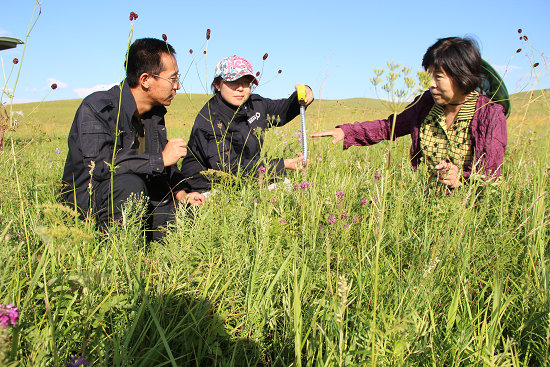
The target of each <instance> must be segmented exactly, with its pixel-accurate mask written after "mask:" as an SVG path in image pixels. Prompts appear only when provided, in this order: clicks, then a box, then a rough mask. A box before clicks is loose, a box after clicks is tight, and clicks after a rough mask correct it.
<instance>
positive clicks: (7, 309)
mask: <svg viewBox="0 0 550 367" xmlns="http://www.w3.org/2000/svg"><path fill="white" fill-rule="evenodd" d="M18 318H19V312H17V307H14V306H13V304H12V303H10V304H8V305H7V306H5V305H0V326H2V329H5V328H7V327H8V324H10V325H11V326H17V319H18Z"/></svg>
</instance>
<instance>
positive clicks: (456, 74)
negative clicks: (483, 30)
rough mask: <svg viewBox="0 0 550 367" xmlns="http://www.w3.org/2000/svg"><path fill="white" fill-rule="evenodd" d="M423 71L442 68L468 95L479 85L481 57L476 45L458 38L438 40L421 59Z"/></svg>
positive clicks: (468, 40) (469, 40)
mask: <svg viewBox="0 0 550 367" xmlns="http://www.w3.org/2000/svg"><path fill="white" fill-rule="evenodd" d="M422 66H423V67H424V70H428V68H430V67H432V66H433V67H434V68H436V69H438V68H442V69H443V70H444V71H445V73H447V75H448V76H449V77H450V78H451V79H452V80H453V82H455V83H456V84H457V86H458V87H459V88H460V89H462V90H464V92H465V93H470V92H472V91H473V90H475V89H476V88H477V87H479V85H480V83H481V55H480V53H479V48H478V46H477V44H476V43H475V42H474V41H473V40H471V39H464V38H460V37H448V38H440V39H439V40H438V41H437V42H436V43H434V44H433V45H432V46H430V48H428V50H427V51H426V53H425V54H424V57H423V58H422Z"/></svg>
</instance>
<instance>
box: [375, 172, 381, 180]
mask: <svg viewBox="0 0 550 367" xmlns="http://www.w3.org/2000/svg"><path fill="white" fill-rule="evenodd" d="M374 179H375V180H379V179H380V173H378V171H376V172H374Z"/></svg>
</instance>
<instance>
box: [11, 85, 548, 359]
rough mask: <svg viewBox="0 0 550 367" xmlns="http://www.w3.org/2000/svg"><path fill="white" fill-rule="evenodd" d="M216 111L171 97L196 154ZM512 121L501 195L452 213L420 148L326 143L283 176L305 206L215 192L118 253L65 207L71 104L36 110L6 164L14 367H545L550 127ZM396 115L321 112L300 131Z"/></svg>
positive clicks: (293, 146)
mask: <svg viewBox="0 0 550 367" xmlns="http://www.w3.org/2000/svg"><path fill="white" fill-rule="evenodd" d="M520 97H521V96H519V95H518V96H513V98H518V101H519V98H520ZM205 98H206V97H205V96H191V97H190V98H189V99H188V98H187V96H185V95H181V96H178V98H177V99H176V100H175V102H174V106H172V107H171V108H170V111H171V112H169V114H168V117H167V120H168V124H169V129H171V132H170V134H171V135H172V136H184V137H187V134H188V131H189V129H190V126H191V124H192V120H193V118H194V114H195V113H196V111H197V110H198V109H199V108H200V106H202V103H203V102H204V100H205ZM514 101H515V100H513V108H514V110H513V111H514V112H513V115H512V116H511V118H510V123H509V134H510V139H509V140H510V141H509V143H510V144H509V149H508V151H507V153H506V157H505V161H504V167H503V177H502V180H500V181H498V182H494V183H490V184H483V183H481V182H479V181H475V180H472V181H471V182H470V184H468V185H466V186H465V187H463V188H461V189H460V190H457V191H455V192H454V193H452V194H451V195H446V194H445V192H444V191H442V190H434V189H433V188H432V187H431V186H430V183H429V182H428V179H427V174H426V172H424V170H423V169H422V168H421V169H419V171H418V172H412V171H411V170H410V167H409V162H408V150H409V144H410V140H409V138H408V137H405V138H400V139H399V140H398V141H397V142H394V143H381V144H378V145H377V146H373V147H369V148H356V147H354V148H351V149H349V150H348V151H345V152H343V151H342V150H341V146H335V147H333V146H331V145H330V142H329V141H328V140H315V141H314V142H310V145H309V146H310V148H311V152H310V159H311V161H312V164H311V165H310V167H309V168H308V169H307V172H305V173H294V172H291V173H290V174H289V176H288V178H289V179H290V181H291V185H292V184H298V185H299V184H300V183H301V182H304V181H307V182H309V183H310V184H311V186H309V187H307V188H305V189H301V188H298V187H297V188H296V189H295V188H293V187H292V186H290V187H286V188H285V185H280V186H279V188H278V189H276V190H273V191H269V190H267V184H268V182H267V180H263V181H262V182H261V184H258V182H257V181H254V180H243V181H241V182H239V183H237V184H236V185H234V186H230V187H225V186H222V185H219V186H218V187H217V191H218V193H217V195H216V196H215V197H214V198H212V199H211V200H209V201H208V202H207V203H206V205H205V206H204V207H202V208H198V209H194V210H193V214H194V220H192V219H190V218H189V216H188V215H186V213H185V212H184V210H180V211H179V212H178V216H177V221H176V222H175V223H173V224H172V225H171V226H170V228H169V233H168V235H167V236H166V237H165V239H164V240H162V241H161V242H156V243H150V244H147V243H146V242H145V236H144V233H143V232H142V231H141V230H140V226H139V221H140V216H141V213H143V208H144V206H143V205H144V203H143V200H140V199H135V200H133V201H132V202H131V203H129V204H128V208H127V210H126V212H125V216H124V220H123V222H122V223H121V224H120V225H118V226H116V227H114V228H112V229H111V231H110V232H109V233H107V234H102V233H100V232H99V231H97V230H95V227H94V223H90V222H81V221H79V220H78V219H76V216H75V215H74V213H72V212H71V210H69V209H67V208H65V207H63V206H60V205H59V204H57V197H58V192H59V187H60V177H61V173H62V169H63V165H64V159H65V155H66V153H67V148H66V134H67V132H68V128H69V126H70V122H71V120H72V115H73V114H74V111H75V109H76V107H75V106H76V105H77V104H78V101H69V102H56V103H54V104H55V106H53V104H52V105H51V106H52V107H51V108H52V109H51V111H52V112H51V113H50V112H46V111H50V104H49V103H45V104H43V105H42V106H41V107H40V109H39V110H38V111H39V112H37V113H36V114H35V115H34V116H33V115H31V116H28V114H27V116H28V117H27V120H25V118H23V119H22V121H21V122H20V127H19V128H18V129H17V130H16V131H15V133H12V134H13V138H14V139H13V146H12V145H11V143H9V142H8V143H7V145H6V149H5V151H4V152H3V153H0V233H4V235H3V236H2V238H1V239H0V243H1V245H0V246H1V249H2V251H0V303H3V304H7V303H9V302H13V303H14V304H15V305H17V306H18V307H19V308H20V312H21V316H20V324H19V326H18V327H17V328H16V330H15V332H14V333H13V334H12V336H13V345H14V348H13V351H14V353H13V354H12V355H11V356H10V358H9V361H10V362H12V363H14V364H17V365H28V366H50V365H57V366H61V365H67V363H68V361H69V360H70V358H71V357H73V356H84V357H85V359H86V360H88V361H90V362H91V364H92V365H115V366H125V365H132V366H182V365H200V366H210V365H217V366H229V365H266V366H269V365H273V366H288V365H296V366H298V365H301V366H321V365H322V366H333V365H338V366H350V365H395V366H401V365H409V366H426V365H433V366H449V365H451V366H452V365H454V366H479V365H487V366H493V365H494V366H535V365H542V366H544V365H546V366H548V365H549V364H550V352H549V350H550V291H549V284H548V281H549V279H548V277H549V274H548V272H549V270H548V267H549V265H550V264H549V259H550V252H549V251H550V250H549V248H548V244H549V240H550V233H549V223H550V216H549V214H550V213H549V210H548V191H549V181H548V168H549V166H548V163H547V162H548V158H549V151H550V149H549V147H548V138H549V135H548V132H547V129H546V128H545V127H547V126H548V124H549V123H550V119H549V116H550V110H548V108H547V107H545V105H544V104H542V103H540V99H539V100H536V101H535V102H534V103H532V104H530V110H529V111H528V113H527V115H526V116H527V117H526V118H525V120H523V118H524V117H523V114H522V113H521V111H522V108H523V107H522V106H523V105H522V104H521V103H519V102H518V103H515V102H514ZM27 108H31V110H32V108H33V106H31V105H20V106H17V107H16V108H15V110H19V109H21V110H23V111H26V109H27ZM387 112H388V111H386V110H384V106H383V103H381V102H380V101H374V102H373V101H367V100H343V101H316V102H315V103H314V104H313V105H311V106H310V108H309V109H308V124H309V129H310V130H311V131H313V130H316V129H317V128H319V129H321V128H326V127H329V126H333V125H334V124H337V123H343V122H350V121H355V120H364V119H368V118H374V117H380V116H386V115H387V114H388V113H387ZM522 121H524V122H523V125H521V126H522V129H521V130H520V129H519V127H520V124H521V122H522ZM184 123H185V126H184V125H183V124H184ZM33 126H41V127H43V129H38V128H33ZM298 129H299V124H298V123H297V121H294V122H292V123H290V124H289V125H287V126H285V127H283V128H280V129H277V130H272V131H270V132H268V133H267V137H266V141H267V142H268V146H267V150H266V154H268V155H276V156H291V155H294V152H295V151H299V149H300V146H299V143H298V140H297V136H295V135H294V134H295V133H296V132H297V131H298ZM520 131H521V134H520V135H519V132H520ZM517 136H519V144H517V146H516V145H515V144H513V143H515V139H516V137H517ZM388 144H392V164H391V165H390V166H389V167H388V165H387V162H386V159H387V154H386V150H387V146H388ZM56 148H57V149H58V150H57V149H56ZM11 149H13V154H12V153H11V152H10V151H11ZM57 151H59V152H60V153H56V152H57ZM375 172H378V173H379V174H380V178H379V179H377V178H375ZM16 174H17V179H18V181H16ZM17 182H18V184H17ZM304 186H305V185H304ZM18 190H19V191H20V193H18ZM338 191H342V192H343V193H344V196H343V197H341V196H337V195H336V193H337V192H338ZM362 203H364V204H362ZM334 218H337V219H338V220H337V221H336V222H334V223H331V222H332V221H334ZM7 233H9V236H6V234H7ZM8 237H9V238H8Z"/></svg>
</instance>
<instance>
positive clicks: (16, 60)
mask: <svg viewBox="0 0 550 367" xmlns="http://www.w3.org/2000/svg"><path fill="white" fill-rule="evenodd" d="M13 64H14V65H17V64H19V59H18V58H17V57H16V58H14V59H13Z"/></svg>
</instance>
